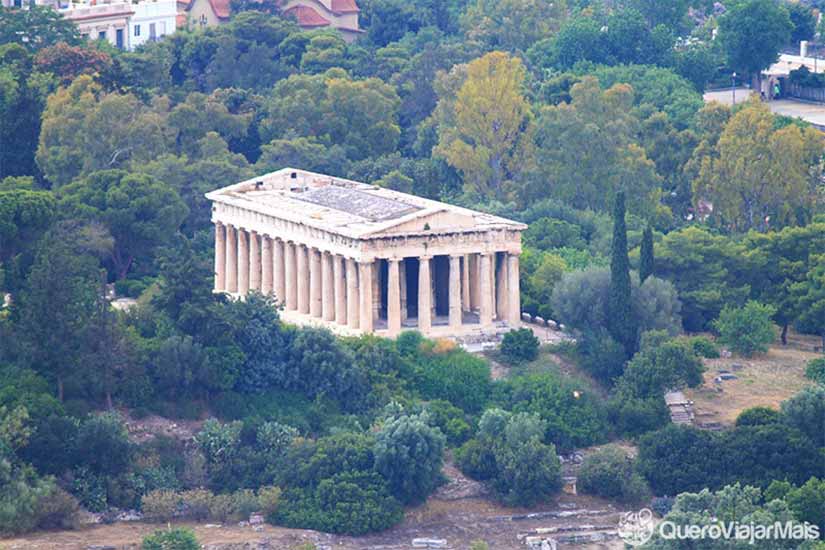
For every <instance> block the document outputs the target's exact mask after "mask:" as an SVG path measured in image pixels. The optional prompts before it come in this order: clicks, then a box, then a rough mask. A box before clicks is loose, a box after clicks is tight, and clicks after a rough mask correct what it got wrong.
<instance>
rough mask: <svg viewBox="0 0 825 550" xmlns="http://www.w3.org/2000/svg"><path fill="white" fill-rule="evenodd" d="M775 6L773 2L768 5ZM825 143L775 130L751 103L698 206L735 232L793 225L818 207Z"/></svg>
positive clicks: (702, 175) (703, 178) (723, 140)
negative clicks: (703, 203)
mask: <svg viewBox="0 0 825 550" xmlns="http://www.w3.org/2000/svg"><path fill="white" fill-rule="evenodd" d="M768 1H770V0H768ZM822 151H823V146H822V142H821V141H820V140H819V139H818V137H817V136H816V131H815V130H813V129H812V128H805V129H800V128H799V126H796V125H789V126H785V127H784V128H780V129H776V128H775V126H774V116H773V115H772V114H771V112H770V109H768V107H767V105H765V104H763V103H761V102H759V101H751V102H748V103H747V104H746V105H745V106H744V107H743V108H742V109H740V110H739V111H738V112H737V113H736V114H735V115H733V117H732V118H731V120H730V121H729V122H728V123H727V125H726V126H725V129H724V131H723V132H722V134H721V137H720V138H719V142H718V144H717V145H716V149H715V155H714V157H711V158H710V159H709V160H708V161H707V162H705V163H703V164H702V168H701V170H700V172H699V177H698V178H697V179H696V180H695V181H694V182H693V197H694V203H695V204H696V205H697V207H698V208H699V209H700V210H701V205H700V202H701V201H707V202H710V203H712V213H711V216H712V217H713V218H714V219H718V220H719V221H720V222H722V223H727V224H731V225H733V227H735V228H736V229H739V230H743V231H747V230H749V229H759V230H760V231H765V230H766V229H767V228H768V227H769V226H771V225H780V224H791V223H793V222H794V221H795V217H796V216H797V215H798V213H799V212H800V211H803V212H804V211H806V210H809V209H810V208H811V206H812V205H813V201H814V197H815V190H816V187H815V185H816V184H817V183H818V181H819V177H818V175H817V174H819V170H820V169H819V159H820V157H821V156H822Z"/></svg>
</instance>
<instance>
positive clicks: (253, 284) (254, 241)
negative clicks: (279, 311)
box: [249, 231, 261, 291]
mask: <svg viewBox="0 0 825 550" xmlns="http://www.w3.org/2000/svg"><path fill="white" fill-rule="evenodd" d="M259 238H260V237H259V236H258V234H257V233H255V232H254V231H250V232H249V289H250V290H258V291H260V290H261V244H260V243H261V242H260V241H259V240H258V239H259Z"/></svg>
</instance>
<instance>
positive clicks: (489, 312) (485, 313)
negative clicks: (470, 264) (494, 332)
mask: <svg viewBox="0 0 825 550" xmlns="http://www.w3.org/2000/svg"><path fill="white" fill-rule="evenodd" d="M494 257H495V256H493V255H492V254H481V255H480V256H479V260H480V262H479V263H480V264H481V277H480V281H479V282H480V283H481V284H480V285H479V287H480V294H481V303H480V306H479V317H480V321H481V326H482V327H487V326H490V325H492V324H493V288H492V282H493V276H492V271H493V266H492V263H493V258H494Z"/></svg>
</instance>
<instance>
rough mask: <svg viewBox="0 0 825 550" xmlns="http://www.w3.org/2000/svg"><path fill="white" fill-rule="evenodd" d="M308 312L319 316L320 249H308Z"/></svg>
mask: <svg viewBox="0 0 825 550" xmlns="http://www.w3.org/2000/svg"><path fill="white" fill-rule="evenodd" d="M309 314H310V315H312V316H313V317H320V316H321V251H320V250H318V249H317V248H310V249H309Z"/></svg>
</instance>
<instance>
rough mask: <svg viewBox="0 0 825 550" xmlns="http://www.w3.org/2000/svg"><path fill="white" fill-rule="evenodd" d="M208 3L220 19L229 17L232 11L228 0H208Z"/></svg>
mask: <svg viewBox="0 0 825 550" xmlns="http://www.w3.org/2000/svg"><path fill="white" fill-rule="evenodd" d="M209 4H210V5H211V6H212V11H213V12H215V15H217V16H218V17H219V18H221V19H229V16H230V15H231V13H232V10H231V7H230V5H229V0H209Z"/></svg>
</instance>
